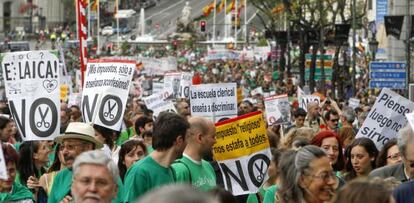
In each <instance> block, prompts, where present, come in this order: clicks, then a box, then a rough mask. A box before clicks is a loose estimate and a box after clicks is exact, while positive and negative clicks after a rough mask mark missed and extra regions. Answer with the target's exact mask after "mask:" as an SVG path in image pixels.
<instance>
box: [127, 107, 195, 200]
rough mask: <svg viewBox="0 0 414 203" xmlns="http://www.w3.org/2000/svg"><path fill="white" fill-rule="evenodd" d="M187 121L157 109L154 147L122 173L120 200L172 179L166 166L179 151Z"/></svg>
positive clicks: (137, 195) (182, 143)
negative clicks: (158, 111)
mask: <svg viewBox="0 0 414 203" xmlns="http://www.w3.org/2000/svg"><path fill="white" fill-rule="evenodd" d="M188 128H189V124H188V122H187V120H185V119H184V118H183V117H182V116H180V115H178V114H176V113H168V112H163V113H161V114H160V115H159V116H158V118H157V120H156V121H155V123H154V130H153V137H152V146H153V148H154V151H153V152H152V153H151V154H150V155H149V156H147V157H145V158H144V159H142V160H140V161H139V162H137V163H136V164H134V165H133V166H132V167H131V168H130V169H129V170H128V172H127V174H126V176H125V188H128V190H125V194H124V195H123V198H124V202H134V201H135V200H136V199H137V198H139V197H141V196H142V195H143V194H144V193H146V192H147V191H149V190H152V189H154V188H157V187H160V186H162V185H166V184H170V183H173V182H174V179H175V178H174V173H173V171H172V170H171V168H170V166H171V164H172V163H173V162H174V160H176V159H177V158H178V157H179V156H181V154H182V153H183V151H184V149H185V146H186V142H185V135H186V134H187V129H188Z"/></svg>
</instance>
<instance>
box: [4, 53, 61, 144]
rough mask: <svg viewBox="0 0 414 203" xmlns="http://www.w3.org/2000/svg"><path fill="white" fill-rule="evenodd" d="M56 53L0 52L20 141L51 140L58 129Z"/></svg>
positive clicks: (10, 105) (7, 91)
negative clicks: (21, 139) (20, 137)
mask: <svg viewBox="0 0 414 203" xmlns="http://www.w3.org/2000/svg"><path fill="white" fill-rule="evenodd" d="M56 55H57V53H56V52H49V51H28V52H12V53H4V54H1V55H0V61H1V67H2V70H3V78H4V81H5V90H6V96H7V98H8V100H9V107H10V111H11V113H12V115H13V118H14V120H15V122H16V125H17V128H18V129H19V131H20V133H21V135H22V138H23V140H25V141H28V140H53V139H54V138H55V137H56V136H58V135H59V131H60V116H59V112H60V101H59V96H60V91H59V81H60V79H59V75H60V74H59V72H60V70H59V59H58V57H57V56H56Z"/></svg>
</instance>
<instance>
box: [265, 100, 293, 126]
mask: <svg viewBox="0 0 414 203" xmlns="http://www.w3.org/2000/svg"><path fill="white" fill-rule="evenodd" d="M264 104H265V109H266V121H267V123H268V124H269V125H278V124H288V123H289V122H290V120H291V119H290V118H291V113H290V103H289V97H288V95H287V94H284V95H278V96H273V97H268V98H265V100H264Z"/></svg>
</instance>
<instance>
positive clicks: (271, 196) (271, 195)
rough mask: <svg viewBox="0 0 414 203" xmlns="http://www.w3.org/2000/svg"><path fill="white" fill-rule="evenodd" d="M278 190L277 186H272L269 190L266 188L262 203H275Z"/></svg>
mask: <svg viewBox="0 0 414 203" xmlns="http://www.w3.org/2000/svg"><path fill="white" fill-rule="evenodd" d="M278 188H279V186H277V185H272V186H270V187H269V188H267V191H266V194H265V196H264V199H263V203H276V201H275V196H276V192H277V189H278Z"/></svg>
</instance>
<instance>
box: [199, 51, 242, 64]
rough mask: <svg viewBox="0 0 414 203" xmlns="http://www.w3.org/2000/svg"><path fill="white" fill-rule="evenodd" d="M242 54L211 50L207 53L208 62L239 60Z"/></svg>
mask: <svg viewBox="0 0 414 203" xmlns="http://www.w3.org/2000/svg"><path fill="white" fill-rule="evenodd" d="M239 55H240V54H239V53H238V52H236V51H232V50H227V49H223V50H210V51H208V52H207V57H206V61H207V62H208V61H215V60H223V61H225V60H238V59H239V57H240V56H239Z"/></svg>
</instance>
